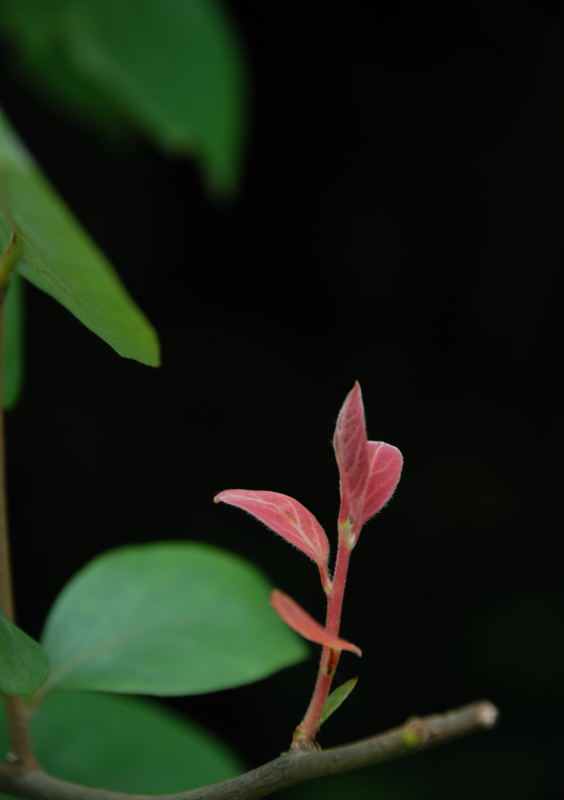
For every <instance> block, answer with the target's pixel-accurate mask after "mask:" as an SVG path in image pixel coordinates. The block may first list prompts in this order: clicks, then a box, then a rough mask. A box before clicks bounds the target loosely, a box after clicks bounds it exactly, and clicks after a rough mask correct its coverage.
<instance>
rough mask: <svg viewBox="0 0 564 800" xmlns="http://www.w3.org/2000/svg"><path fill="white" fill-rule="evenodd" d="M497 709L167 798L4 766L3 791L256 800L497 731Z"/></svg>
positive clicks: (94, 798)
mask: <svg viewBox="0 0 564 800" xmlns="http://www.w3.org/2000/svg"><path fill="white" fill-rule="evenodd" d="M497 717H498V711H497V709H496V707H495V706H494V705H493V704H492V703H490V702H489V701H487V700H481V701H479V702H476V703H470V704H469V705H466V706H462V708H458V709H456V710H454V711H448V712H447V713H445V714H433V715H432V716H428V717H413V718H412V719H409V720H408V721H407V722H406V723H404V724H403V725H401V726H400V727H398V728H393V729H392V730H389V731H386V732H385V733H380V734H378V735H376V736H372V737H370V738H368V739H362V740H360V741H358V742H353V743H352V744H347V745H344V746H342V747H333V748H330V749H328V750H321V751H302V752H288V753H283V754H282V755H281V756H279V757H278V758H275V759H274V760H273V761H269V762H268V763H266V764H263V765H262V766H260V767H257V768H256V769H252V770H250V771H249V772H246V773H244V774H243V775H239V776H237V777H236V778H230V779H229V780H226V781H222V782H221V783H215V784H212V785H210V786H204V787H202V788H200V789H190V790H189V791H185V792H177V793H175V794H165V795H141V794H126V793H124V792H112V791H107V790H105V789H95V788H93V787H86V786H79V785H77V784H75V783H69V782H67V781H63V780H61V779H60V778H55V777H54V776H52V775H48V774H47V773H45V772H43V771H42V770H37V769H33V770H26V771H24V770H22V769H21V768H18V767H17V765H14V764H10V763H9V762H6V763H4V764H0V791H2V792H5V793H6V794H10V795H13V796H15V797H22V798H25V800H46V798H48V800H257V798H261V797H267V796H268V795H269V794H272V793H273V792H276V791H279V790H280V789H285V788H287V787H288V786H294V785H295V784H297V783H303V782H304V781H308V780H312V779H313V778H323V777H327V776H330V775H337V774H339V773H343V772H349V771H351V770H355V769H361V768H364V767H370V766H374V765H375V764H382V763H384V762H386V761H393V760H395V759H398V758H403V756H407V755H410V754H413V753H417V752H420V751H423V750H428V749H430V748H432V747H436V746H437V745H439V744H444V743H446V742H450V741H452V740H453V739H458V738H459V737H461V736H466V735H467V734H470V733H475V732H477V731H480V730H487V729H489V728H492V727H493V726H494V725H495V723H496V720H497Z"/></svg>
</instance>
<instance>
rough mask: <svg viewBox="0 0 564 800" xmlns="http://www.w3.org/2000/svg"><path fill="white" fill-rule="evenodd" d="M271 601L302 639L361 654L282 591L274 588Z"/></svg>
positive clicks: (354, 646)
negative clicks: (330, 631)
mask: <svg viewBox="0 0 564 800" xmlns="http://www.w3.org/2000/svg"><path fill="white" fill-rule="evenodd" d="M271 602H272V605H273V606H274V608H275V610H276V612H277V613H278V614H279V616H280V618H281V619H283V620H284V622H285V623H286V625H288V626H289V627H290V628H292V630H294V631H296V633H299V634H300V636H303V637H304V639H308V640H309V641H310V642H315V643H316V644H322V645H323V646H324V647H330V648H331V649H332V650H350V652H351V653H356V655H357V656H361V655H362V651H361V650H360V648H359V647H357V646H356V645H355V644H352V643H351V642H347V641H346V639H340V638H339V637H338V636H334V635H333V634H331V633H329V632H328V631H327V630H326V629H325V628H323V627H322V626H321V625H320V624H319V622H316V620H314V619H313V617H311V616H310V615H309V614H308V613H307V611H304V610H303V608H302V607H301V606H299V605H298V604H297V603H296V601H295V600H292V598H291V597H288V595H287V594H284V592H281V591H279V590H278V589H274V591H273V592H272V595H271Z"/></svg>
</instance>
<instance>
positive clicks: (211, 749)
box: [0, 692, 242, 794]
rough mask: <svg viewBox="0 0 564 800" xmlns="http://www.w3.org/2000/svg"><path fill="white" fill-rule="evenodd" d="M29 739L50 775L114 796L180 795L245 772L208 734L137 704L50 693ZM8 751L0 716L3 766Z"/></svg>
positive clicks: (136, 701)
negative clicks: (119, 792)
mask: <svg viewBox="0 0 564 800" xmlns="http://www.w3.org/2000/svg"><path fill="white" fill-rule="evenodd" d="M31 733H32V736H33V740H34V746H35V751H36V755H37V757H38V760H39V762H40V764H41V766H42V767H43V768H44V769H45V770H47V772H49V773H51V774H53V775H56V776H57V777H59V778H64V779H66V780H68V781H74V782H77V783H82V784H86V785H89V786H98V787H100V788H103V789H112V790H114V791H122V792H140V793H143V794H148V793H150V794H163V793H168V792H178V791H180V790H182V789H194V788H196V787H198V786H203V785H205V784H207V783H213V782H215V781H220V780H225V779H227V778H231V777H233V776H234V775H237V774H238V773H240V772H241V771H242V768H241V765H240V764H239V763H238V761H237V759H236V758H235V757H234V756H233V755H232V754H231V753H230V752H229V750H228V749H227V748H226V747H225V746H224V745H223V744H222V743H221V742H220V741H219V740H217V739H216V738H214V737H213V736H211V734H209V733H207V732H206V731H205V730H203V729H202V728H200V727H198V726H196V725H194V724H193V723H190V722H188V721H187V720H184V719H182V718H181V717H180V716H178V715H176V714H173V713H171V712H170V711H168V710H166V709H164V708H162V707H159V706H158V705H157V704H156V703H152V702H150V701H146V700H140V699H138V698H132V697H119V696H115V695H114V696H112V695H105V694H101V693H95V694H89V693H87V692H55V693H53V694H52V695H50V696H49V697H48V698H46V700H45V701H44V703H43V704H42V705H41V707H40V709H39V711H38V713H37V714H36V715H35V716H34V717H33V719H32V722H31ZM7 749H8V744H7V735H6V730H5V725H3V719H2V714H1V713H0V758H1V757H2V756H3V755H4V753H5V752H6V750H7Z"/></svg>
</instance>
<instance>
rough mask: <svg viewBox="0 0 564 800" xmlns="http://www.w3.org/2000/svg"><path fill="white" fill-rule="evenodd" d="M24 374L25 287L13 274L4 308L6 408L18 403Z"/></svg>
mask: <svg viewBox="0 0 564 800" xmlns="http://www.w3.org/2000/svg"><path fill="white" fill-rule="evenodd" d="M22 374H23V286H22V281H21V279H20V277H19V276H18V275H17V274H12V277H11V279H10V287H9V290H8V294H7V295H6V301H5V306H4V407H5V408H12V406H14V405H15V404H16V402H17V399H18V396H19V393H20V389H21V385H22Z"/></svg>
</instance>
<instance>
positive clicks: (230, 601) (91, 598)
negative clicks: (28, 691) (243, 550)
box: [42, 542, 306, 695]
mask: <svg viewBox="0 0 564 800" xmlns="http://www.w3.org/2000/svg"><path fill="white" fill-rule="evenodd" d="M269 588H270V587H269V585H268V583H267V581H266V580H265V578H264V577H263V576H262V575H261V574H260V573H259V572H258V571H257V570H256V569H255V568H254V567H253V566H251V565H250V564H248V563H247V562H245V561H243V560H242V559H241V558H239V557H237V556H234V555H232V554H231V553H228V552H226V551H223V550H219V549H217V548H213V547H209V546H207V545H203V544H196V543H187V542H176V543H165V544H160V543H159V544H145V545H138V546H130V547H124V548H120V549H118V550H112V551H110V552H108V553H104V554H103V555H101V556H99V557H98V558H96V559H94V560H93V561H92V562H90V563H89V564H88V565H87V566H86V567H84V568H83V569H82V570H81V571H80V572H78V573H77V574H76V575H75V576H74V577H73V578H72V579H71V580H70V582H69V583H68V584H67V586H66V587H65V588H64V589H63V591H62V592H61V594H60V595H59V597H58V599H57V600H56V602H55V604H54V606H53V609H52V610H51V612H50V614H49V617H48V619H47V622H46V626H45V631H44V634H43V638H42V641H43V644H44V646H45V649H46V651H47V653H48V654H49V657H50V659H51V664H52V672H51V676H50V679H49V681H48V683H47V684H46V686H45V691H48V690H49V689H51V688H54V687H57V688H64V689H89V690H92V689H94V690H98V691H109V692H132V693H135V692H137V693H140V694H154V695H180V694H199V693H202V692H212V691H216V690H218V689H226V688H228V687H230V686H238V685H241V684H245V683H250V682H252V681H256V680H258V679H260V678H263V677H265V676H267V675H270V674H271V673H273V672H275V671H277V670H279V669H282V668H283V667H287V666H289V665H291V664H294V663H295V662H297V661H299V660H300V659H301V658H303V657H304V655H305V653H306V651H305V648H304V646H303V645H302V643H301V641H300V640H299V639H298V638H297V637H296V636H295V635H294V634H293V633H292V632H291V631H289V630H288V628H287V627H286V626H285V625H283V623H282V622H281V621H280V620H279V619H278V617H277V616H276V614H275V612H274V610H273V609H272V608H271V606H270V603H269Z"/></svg>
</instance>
